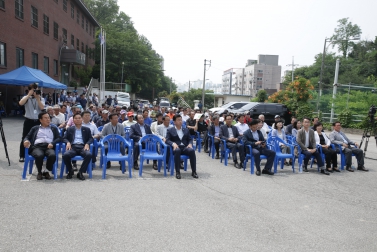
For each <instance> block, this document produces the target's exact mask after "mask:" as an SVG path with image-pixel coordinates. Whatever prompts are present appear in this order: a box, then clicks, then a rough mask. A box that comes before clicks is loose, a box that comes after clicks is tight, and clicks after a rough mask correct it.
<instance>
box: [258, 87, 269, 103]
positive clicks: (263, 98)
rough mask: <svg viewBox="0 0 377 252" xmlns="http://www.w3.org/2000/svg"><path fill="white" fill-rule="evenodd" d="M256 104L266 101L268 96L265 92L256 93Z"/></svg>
mask: <svg viewBox="0 0 377 252" xmlns="http://www.w3.org/2000/svg"><path fill="white" fill-rule="evenodd" d="M256 98H257V102H265V101H266V100H267V99H268V94H267V92H266V90H263V89H261V90H259V91H258V93H257V97H256Z"/></svg>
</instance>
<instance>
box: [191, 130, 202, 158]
mask: <svg viewBox="0 0 377 252" xmlns="http://www.w3.org/2000/svg"><path fill="white" fill-rule="evenodd" d="M194 140H196V141H195V144H194ZM202 141H203V140H202V138H201V137H200V133H199V132H197V131H195V135H191V144H192V147H193V148H194V150H196V149H198V152H199V153H200V151H201V149H202Z"/></svg>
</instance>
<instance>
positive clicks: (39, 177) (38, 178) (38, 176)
mask: <svg viewBox="0 0 377 252" xmlns="http://www.w3.org/2000/svg"><path fill="white" fill-rule="evenodd" d="M42 179H43V176H42V173H41V172H39V173H38V175H37V180H42Z"/></svg>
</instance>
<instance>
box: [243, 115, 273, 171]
mask: <svg viewBox="0 0 377 252" xmlns="http://www.w3.org/2000/svg"><path fill="white" fill-rule="evenodd" d="M259 122H260V120H259V119H256V120H252V121H251V122H249V129H248V130H246V131H245V132H244V133H243V136H242V141H243V143H244V145H245V146H246V145H250V146H251V147H252V151H253V153H252V154H253V156H254V164H255V166H256V168H257V172H256V173H255V174H256V175H257V176H260V175H261V170H260V155H265V156H267V163H266V165H265V166H264V169H263V171H262V173H263V174H268V175H274V173H273V172H272V171H271V169H272V165H273V164H274V160H275V156H276V153H275V151H273V150H269V149H267V147H266V140H265V139H264V137H263V134H262V132H261V131H260V130H258V129H257V128H258V124H259Z"/></svg>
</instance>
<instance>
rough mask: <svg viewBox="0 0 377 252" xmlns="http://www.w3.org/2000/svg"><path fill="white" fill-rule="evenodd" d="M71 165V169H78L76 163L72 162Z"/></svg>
mask: <svg viewBox="0 0 377 252" xmlns="http://www.w3.org/2000/svg"><path fill="white" fill-rule="evenodd" d="M72 167H73V171H78V169H77V164H76V163H74V164H72Z"/></svg>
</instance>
